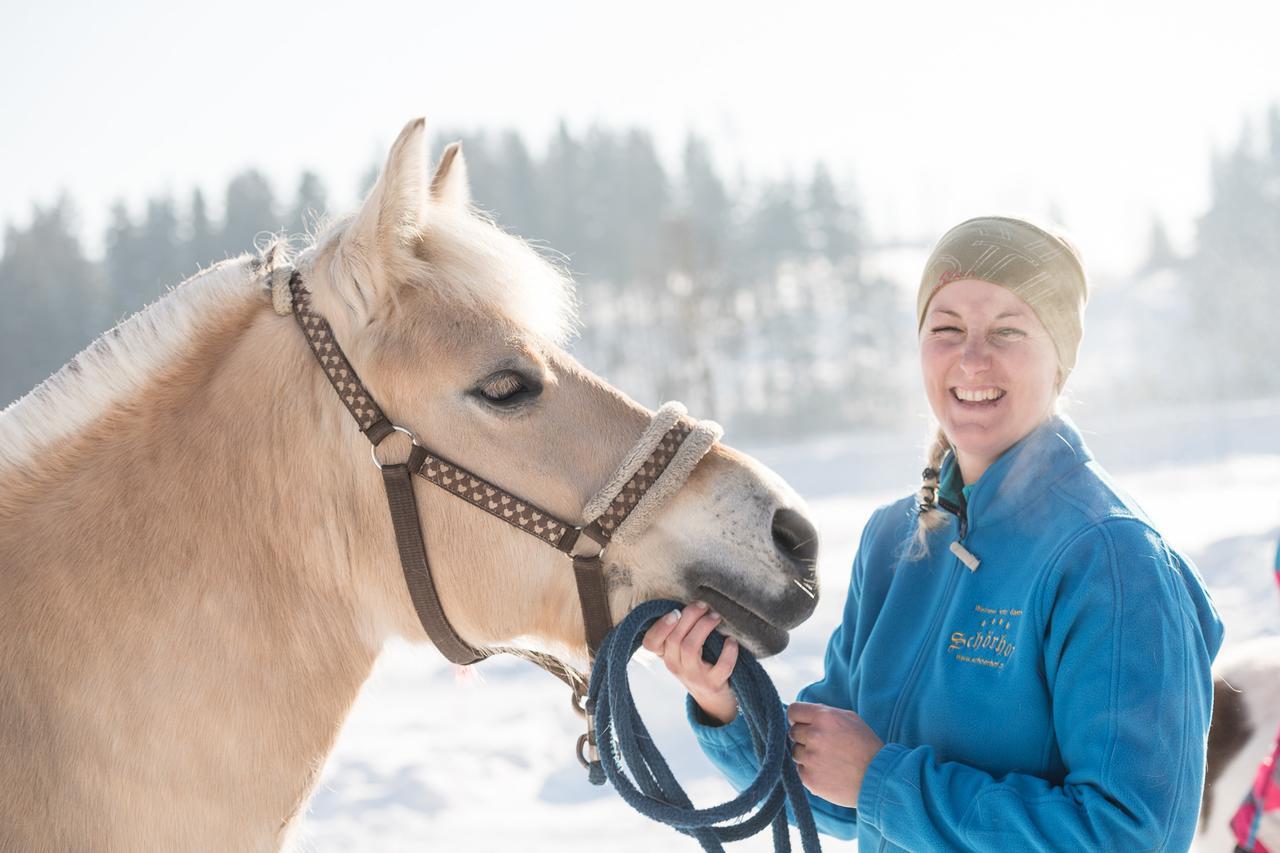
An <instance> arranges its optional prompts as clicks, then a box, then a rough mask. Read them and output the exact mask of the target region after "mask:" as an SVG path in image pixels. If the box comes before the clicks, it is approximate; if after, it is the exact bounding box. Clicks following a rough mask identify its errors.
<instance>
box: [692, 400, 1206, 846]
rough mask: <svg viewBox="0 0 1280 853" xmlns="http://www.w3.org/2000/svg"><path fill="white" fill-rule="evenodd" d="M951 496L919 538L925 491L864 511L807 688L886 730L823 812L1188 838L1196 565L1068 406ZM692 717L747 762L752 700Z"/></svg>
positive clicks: (734, 762)
mask: <svg viewBox="0 0 1280 853" xmlns="http://www.w3.org/2000/svg"><path fill="white" fill-rule="evenodd" d="M947 464H948V465H951V464H954V463H952V462H951V461H950V460H949V461H948V463H947ZM946 473H947V472H945V471H944V479H945V474H946ZM958 510H959V511H958V513H957V515H956V517H950V525H949V527H944V528H943V529H941V530H939V531H935V532H934V534H933V535H932V536H931V539H930V544H931V548H930V552H929V554H928V555H927V556H926V557H924V558H921V559H911V558H910V557H909V555H908V554H907V551H908V547H909V543H910V540H911V538H912V534H913V530H914V524H915V510H914V499H913V498H908V499H904V500H901V501H899V502H897V503H895V504H891V505H889V506H886V507H882V508H881V509H879V510H877V511H876V513H875V514H874V515H873V516H872V517H871V520H870V521H869V522H868V523H867V526H866V529H865V530H864V532H863V536H862V543H861V545H860V547H859V549H858V554H857V557H856V559H855V561H854V566H853V573H852V578H851V581H850V585H849V592H848V598H847V600H846V604H845V610H844V618H843V621H842V622H841V624H840V625H839V627H837V628H836V630H835V632H834V633H833V634H832V635H831V639H830V641H829V643H828V646H827V652H826V661H825V674H824V677H823V679H822V680H821V681H818V682H816V683H814V684H811V685H809V686H808V687H806V688H805V689H804V690H802V691H801V693H800V696H799V699H800V700H802V701H805V702H819V703H822V704H826V705H832V706H835V707H838V708H845V709H849V710H852V711H855V712H857V713H858V714H859V715H860V716H861V717H862V718H863V719H864V720H865V721H866V722H867V723H868V725H870V726H871V728H872V729H873V730H874V731H875V732H876V734H877V735H879V736H880V738H881V739H882V740H884V741H885V746H884V748H883V749H881V750H880V752H879V753H878V754H877V755H876V756H875V758H874V759H873V760H872V762H871V764H870V766H869V767H868V768H867V773H866V777H865V779H864V781H863V784H862V791H861V794H860V795H859V797H858V807H857V809H856V810H854V809H849V808H843V807H840V806H836V805H833V804H832V803H829V802H827V801H826V800H822V799H820V798H817V797H814V796H812V795H810V800H811V802H812V804H813V807H814V813H815V817H816V818H817V820H818V825H819V828H820V829H822V830H823V831H824V832H826V833H828V834H830V835H834V836H837V837H840V838H846V839H848V838H853V837H855V836H856V837H857V839H858V849H859V850H861V851H863V853H880V851H886V850H909V851H917V852H918V851H927V850H975V851H976V850H983V851H1000V853H1007V851H1011V850H1017V851H1031V850H1069V851H1081V850H1125V851H1138V850H1186V849H1187V848H1188V847H1189V846H1190V844H1191V840H1192V836H1193V834H1194V831H1195V826H1196V820H1197V815H1198V809H1199V804H1200V793H1201V787H1202V785H1203V780H1204V749H1205V737H1206V733H1207V731H1208V728H1209V718H1210V712H1211V703H1212V694H1213V688H1212V681H1211V677H1210V674H1209V665H1210V663H1211V662H1212V660H1213V657H1214V655H1215V654H1216V653H1217V651H1218V647H1219V646H1220V645H1221V642H1222V625H1221V622H1220V621H1219V619H1218V616H1217V614H1216V612H1215V611H1214V608H1213V604H1212V603H1211V601H1210V599H1209V596H1208V594H1207V593H1206V591H1205V589H1204V585H1203V582H1202V581H1201V579H1200V576H1199V574H1198V573H1197V572H1196V570H1195V568H1194V567H1193V566H1192V565H1191V563H1190V562H1189V561H1188V560H1187V559H1186V558H1184V557H1183V556H1182V555H1180V554H1178V553H1177V552H1176V551H1174V550H1172V549H1171V548H1170V547H1169V546H1168V545H1166V544H1165V542H1164V540H1163V539H1162V538H1161V537H1160V534H1159V533H1157V532H1156V531H1155V529H1154V528H1153V527H1152V525H1151V522H1150V521H1148V520H1147V518H1146V517H1145V515H1143V513H1142V511H1141V510H1140V509H1138V507H1137V506H1136V505H1135V504H1134V503H1133V501H1132V500H1131V499H1129V498H1128V497H1126V496H1124V495H1123V494H1122V493H1121V492H1120V491H1119V489H1118V488H1116V486H1115V485H1114V484H1113V483H1112V482H1111V480H1110V478H1109V477H1108V476H1107V474H1106V473H1105V472H1104V471H1103V470H1102V469H1101V468H1100V467H1099V466H1098V465H1097V463H1096V462H1094V461H1093V459H1092V457H1091V456H1090V454H1089V451H1088V450H1087V449H1086V448H1085V446H1084V442H1083V441H1082V440H1081V438H1080V434H1079V433H1078V432H1077V431H1076V429H1075V427H1074V426H1073V425H1072V424H1071V423H1070V422H1069V421H1068V420H1066V419H1065V418H1061V417H1055V418H1052V419H1051V420H1050V421H1048V422H1047V423H1046V424H1044V425H1043V426H1041V427H1040V428H1038V429H1037V430H1035V431H1034V432H1032V433H1031V434H1030V435H1029V436H1027V437H1026V438H1024V439H1023V440H1022V441H1020V442H1019V443H1018V444H1016V445H1014V446H1013V447H1012V448H1010V449H1009V450H1008V451H1006V452H1005V454H1004V455H1003V456H1001V458H1000V459H998V460H997V461H996V462H995V464H993V465H992V466H991V467H990V468H989V469H988V470H987V472H986V473H985V474H984V475H983V476H982V478H981V479H980V480H979V481H978V482H977V483H976V484H974V485H973V487H972V488H971V489H970V490H969V495H968V501H967V506H964V505H963V504H962V506H961V507H959V508H958ZM955 541H960V542H962V544H963V545H964V547H965V548H967V549H968V550H969V551H970V552H972V553H973V554H974V555H975V556H977V557H978V558H979V560H980V561H981V562H980V564H979V566H978V568H977V569H976V570H970V569H969V568H967V567H966V566H965V564H964V563H962V562H961V561H960V560H959V559H957V557H956V556H954V555H953V554H952V552H951V551H950V550H949V545H950V544H951V543H952V542H955ZM690 720H691V723H692V724H693V727H694V731H695V733H696V735H697V737H698V740H699V743H700V744H701V745H702V748H703V750H704V751H705V752H706V753H707V755H708V756H709V757H710V758H711V760H712V761H713V762H714V763H716V764H717V765H718V766H719V767H720V768H721V770H722V771H723V772H724V773H725V774H726V776H728V777H729V779H730V780H731V781H732V782H734V783H735V784H736V785H738V786H739V787H742V786H744V785H745V784H746V783H748V782H749V781H750V780H751V778H752V777H753V776H754V774H755V772H756V769H755V768H756V762H755V759H754V754H753V752H752V749H751V742H750V736H749V735H748V733H747V730H746V726H745V724H744V723H743V721H742V718H741V716H739V717H738V719H736V720H735V721H734V722H732V723H730V724H729V725H726V726H720V727H713V726H709V725H704V724H703V723H704V722H706V720H705V719H702V718H701V715H700V714H699V713H698V712H697V708H696V706H693V705H691V706H690Z"/></svg>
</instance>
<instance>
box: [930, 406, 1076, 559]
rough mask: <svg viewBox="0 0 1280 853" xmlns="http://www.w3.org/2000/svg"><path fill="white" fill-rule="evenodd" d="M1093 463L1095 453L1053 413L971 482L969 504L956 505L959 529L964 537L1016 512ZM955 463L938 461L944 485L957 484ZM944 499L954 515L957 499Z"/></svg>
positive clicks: (1067, 420) (950, 457)
mask: <svg viewBox="0 0 1280 853" xmlns="http://www.w3.org/2000/svg"><path fill="white" fill-rule="evenodd" d="M1092 459H1093V454H1091V453H1090V452H1089V449H1088V448H1087V447H1085V444H1084V439H1083V438H1082V437H1081V435H1080V431H1079V430H1078V429H1077V428H1076V425H1075V424H1074V423H1072V422H1071V419H1070V418H1068V417H1066V416H1065V415H1053V416H1052V417H1050V418H1049V419H1048V420H1047V421H1045V422H1044V423H1043V424H1041V425H1040V426H1038V427H1036V428H1035V429H1034V430H1032V431H1031V432H1030V433H1028V434H1027V435H1026V436H1024V437H1023V438H1022V439H1021V440H1019V441H1018V442H1017V443H1016V444H1014V445H1013V446H1012V447H1010V448H1009V449H1008V450H1006V451H1005V452H1004V453H1003V454H1001V456H1000V458H999V459H997V460H996V461H995V462H994V463H992V465H991V467H990V468H988V469H987V470H986V473H984V474H983V475H982V477H981V478H979V479H978V482H976V483H974V484H973V488H972V489H970V490H969V496H968V500H967V501H966V500H963V499H961V500H959V501H958V507H957V509H959V513H963V514H964V519H963V520H962V525H961V526H962V528H964V527H967V531H966V534H962V536H963V535H967V533H971V532H973V530H974V528H975V527H976V526H977V525H978V524H982V525H987V524H991V523H994V522H997V521H999V520H1000V519H1002V518H1005V517H1007V516H1009V515H1012V514H1014V513H1016V512H1018V511H1019V510H1021V509H1022V508H1023V507H1024V506H1026V505H1027V504H1028V503H1031V502H1032V501H1035V500H1037V499H1038V498H1040V497H1041V496H1043V495H1044V494H1045V493H1046V492H1047V491H1048V489H1049V487H1050V486H1052V485H1053V484H1054V483H1056V482H1057V481H1058V480H1060V479H1061V478H1062V477H1063V476H1065V475H1066V474H1067V473H1068V472H1070V471H1072V470H1074V469H1075V468H1077V467H1079V466H1080V465H1084V464H1085V463H1087V462H1090V461H1092ZM955 464H956V463H955V455H954V454H948V455H947V458H946V459H945V460H944V461H943V463H942V471H941V477H940V480H941V481H942V482H944V483H946V482H954V483H959V482H961V481H960V479H959V477H958V476H957V475H958V472H955V473H952V471H953V470H954V468H955ZM950 478H954V479H950ZM947 497H948V498H949V500H948V501H946V504H951V505H950V506H947V505H946V504H944V506H945V508H946V509H949V510H951V511H952V512H953V513H956V509H953V508H952V507H953V506H956V504H955V503H953V502H954V501H955V499H956V497H957V496H951V495H948V496H947ZM959 513H956V514H957V515H958V514H959ZM964 522H967V524H965V523H964Z"/></svg>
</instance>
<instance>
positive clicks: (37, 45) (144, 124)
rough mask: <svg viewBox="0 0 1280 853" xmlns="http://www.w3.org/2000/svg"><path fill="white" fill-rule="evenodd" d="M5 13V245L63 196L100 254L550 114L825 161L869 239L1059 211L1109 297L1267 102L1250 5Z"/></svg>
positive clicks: (737, 154)
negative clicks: (300, 187)
mask: <svg viewBox="0 0 1280 853" xmlns="http://www.w3.org/2000/svg"><path fill="white" fill-rule="evenodd" d="M4 3H5V9H4V13H3V17H2V18H0V20H3V22H4V24H3V27H2V28H0V80H3V81H4V82H3V85H2V86H0V127H2V128H3V133H2V134H0V222H13V223H16V224H25V223H26V222H27V221H28V220H29V218H30V210H31V205H32V203H33V202H37V203H49V202H51V201H52V200H53V199H54V198H56V196H57V194H58V192H59V191H60V190H66V191H67V192H69V193H70V194H71V195H72V196H73V197H74V199H75V200H76V202H77V203H78V205H79V212H80V220H81V223H82V226H83V227H82V236H84V237H85V238H86V241H87V242H88V243H89V244H90V245H91V246H93V247H95V248H96V247H97V245H98V244H99V242H100V231H101V228H102V226H103V224H104V222H105V217H106V211H107V207H108V206H109V204H110V203H111V202H112V200H113V199H115V198H124V199H125V200H126V201H127V202H129V203H130V204H131V205H132V207H133V209H134V210H135V212H137V211H138V210H139V209H140V206H141V204H142V202H143V200H144V199H145V198H146V197H148V196H150V195H154V194H157V193H159V192H163V191H171V192H173V193H174V194H175V195H176V196H177V197H178V199H179V200H180V201H182V202H184V203H185V200H186V198H187V195H188V194H189V192H190V189H191V187H192V186H193V185H200V186H202V187H203V188H204V189H205V191H206V194H207V196H209V198H210V200H211V201H212V202H214V203H215V204H216V203H217V201H218V200H219V199H220V197H221V194H222V191H223V189H224V187H225V183H226V180H227V179H228V178H229V177H230V176H231V175H232V174H234V173H235V172H236V171H238V170H240V169H242V168H245V167H247V166H258V167H260V168H263V169H264V170H266V172H267V174H268V175H269V176H270V177H271V179H272V180H273V182H274V184H275V186H276V190H277V193H278V194H282V195H291V194H292V192H293V189H294V186H295V183H296V180H297V176H298V173H299V172H300V171H301V170H302V169H304V168H312V169H315V170H317V171H319V172H320V174H321V175H322V176H323V178H324V179H325V182H326V184H327V185H328V187H329V191H330V200H331V202H333V203H335V206H336V207H342V208H345V207H347V206H349V205H351V204H353V203H354V201H355V200H354V198H353V193H354V188H355V185H356V183H357V178H358V176H359V175H360V174H361V173H362V172H363V171H364V170H365V169H366V168H367V167H368V165H369V163H371V162H372V161H373V159H374V158H375V157H377V158H379V159H380V158H381V156H382V153H383V149H384V148H385V146H386V145H387V144H388V143H389V142H390V140H391V139H393V138H394V136H395V134H396V133H397V131H398V130H399V129H400V127H401V126H402V125H403V124H404V122H405V121H407V120H408V119H409V118H411V117H412V116H415V115H426V116H427V120H428V123H429V125H431V126H434V127H442V126H448V127H464V128H469V129H479V128H495V129H496V128H505V127H514V128H517V129H519V130H521V131H524V132H525V135H526V138H527V139H528V140H529V141H530V143H531V144H532V145H534V146H535V148H537V147H541V144H542V143H543V141H545V139H546V137H547V135H548V133H549V132H550V130H551V129H552V128H553V127H554V126H555V123H556V122H557V121H558V120H559V119H560V118H561V117H563V118H565V119H566V120H567V121H568V122H569V124H570V126H571V127H572V128H574V129H575V130H581V129H583V128H585V127H586V126H587V125H589V124H590V123H591V122H594V121H599V122H603V123H606V124H610V125H614V126H633V125H638V126H643V127H646V128H649V129H650V130H651V131H652V132H653V133H654V135H655V137H656V138H657V139H658V141H659V143H660V145H661V147H662V150H663V152H664V153H665V154H666V155H667V157H668V163H669V165H672V166H674V165H675V164H676V161H677V153H678V151H679V147H680V143H681V141H682V140H683V138H684V135H685V133H686V131H687V130H689V129H693V130H696V131H698V132H700V133H702V134H704V135H706V136H708V137H709V138H710V139H711V140H712V142H713V144H714V147H715V150H716V152H717V154H718V155H719V157H720V162H721V165H722V167H723V171H724V172H725V173H726V174H730V175H732V174H736V173H738V172H739V170H742V171H743V172H744V173H746V174H748V175H778V174H784V173H786V172H788V171H793V172H795V173H796V174H798V175H801V176H804V175H807V174H808V172H809V169H810V168H811V165H812V163H813V161H814V160H815V159H816V158H819V157H821V158H824V159H826V160H827V161H828V162H829V163H830V165H831V166H832V168H833V170H834V171H835V173H836V174H837V176H838V177H840V178H841V179H842V180H844V181H846V182H848V184H849V185H850V186H852V187H856V189H857V192H858V193H859V196H860V198H861V200H862V202H863V205H864V210H865V213H866V218H867V220H868V224H869V227H870V229H871V231H872V234H873V236H874V237H877V238H888V237H894V236H907V237H915V238H928V239H932V238H933V237H935V236H937V235H938V234H939V233H940V232H941V231H943V230H945V229H946V228H947V227H948V226H950V225H951V224H954V223H955V222H957V221H959V220H961V219H963V218H966V217H968V216H971V215H976V214H979V213H989V212H1010V213H1019V212H1021V213H1030V214H1033V215H1044V214H1045V213H1046V212H1047V211H1048V210H1049V209H1050V208H1051V206H1052V207H1055V208H1056V209H1057V210H1058V211H1059V212H1060V213H1061V215H1062V218H1063V220H1064V222H1065V224H1066V225H1067V226H1068V227H1069V228H1070V230H1071V232H1072V233H1073V234H1074V235H1075V237H1076V238H1077V240H1078V242H1079V243H1080V244H1081V245H1082V248H1083V249H1084V252H1085V256H1086V261H1087V262H1088V263H1089V264H1090V265H1091V266H1092V267H1093V271H1094V272H1095V274H1096V273H1098V272H1103V273H1108V272H1109V273H1113V274H1115V273H1120V274H1122V273H1123V272H1125V271H1127V268H1128V267H1129V266H1131V265H1132V264H1134V263H1136V262H1137V261H1138V260H1139V259H1140V258H1141V256H1142V255H1143V253H1144V249H1145V242H1146V236H1147V230H1148V227H1149V223H1150V217H1151V216H1152V215H1153V214H1157V213H1158V214H1159V215H1160V216H1161V217H1163V218H1164V219H1165V220H1166V222H1167V223H1168V225H1169V227H1170V230H1171V231H1172V233H1173V236H1174V237H1175V239H1177V240H1185V239H1187V237H1189V235H1190V234H1191V233H1192V223H1193V221H1194V218H1195V217H1196V216H1197V215H1199V214H1200V213H1201V212H1202V211H1203V209H1204V206H1205V205H1206V204H1207V201H1208V176H1209V164H1210V153H1211V152H1212V151H1213V150H1215V148H1216V149H1217V150H1224V149H1226V148H1228V147H1230V146H1232V145H1234V144H1235V141H1236V139H1237V138H1238V136H1239V133H1240V129H1241V127H1242V126H1243V124H1244V122H1246V121H1251V122H1252V123H1253V124H1254V125H1255V127H1260V126H1261V125H1262V122H1263V119H1264V116H1265V112H1266V109H1267V107H1268V105H1270V104H1273V103H1280V74H1278V73H1277V72H1280V59H1278V58H1277V57H1276V49H1275V38H1276V33H1278V32H1280V3H1274V2H1263V1H1261V0H1260V2H1242V0H1220V2H1217V3H1215V4H1213V8H1212V10H1210V4H1208V3H1204V2H1195V3H1175V2H1168V0H1165V2H1147V0H1142V1H1141V2H1122V0H1111V2H1092V0H1084V1H1083V2H1082V0H1076V2H1070V3H1068V2H1060V3H1053V4H1048V3H1039V2H1033V0H1007V2H1006V0H1001V2H963V3H961V2H955V0H943V2H910V0H901V2H896V3H877V4H864V3H815V2H792V3H788V4H781V3H769V4H766V3H749V2H733V3H727V2H724V3H722V2H703V3H698V2H693V0H686V2H684V3H672V2H658V1H657V0H654V1H652V2H646V3H644V4H634V3H627V4H623V3H606V2H554V0H539V2H493V3H481V2H474V3H464V2H452V3H431V2H423V0H418V1H417V2H385V3H378V2H370V3H365V4H362V5H361V7H360V8H359V9H357V7H356V6H355V4H349V5H346V6H343V7H335V6H332V5H325V6H324V7H323V9H319V8H317V7H318V6H320V4H314V3H303V2H282V3H257V2H255V3H248V2H243V0H230V2H221V3H208V2H205V3H200V4H186V3H177V2H163V3H162V2H149V1H148V0H143V2H132V3H130V2H121V3H118V4H106V3H73V2H58V0H49V2H43V3H40V4H32V3H28V4H25V5H22V6H15V4H14V3H13V0H4ZM498 213H499V218H500V217H501V211H498Z"/></svg>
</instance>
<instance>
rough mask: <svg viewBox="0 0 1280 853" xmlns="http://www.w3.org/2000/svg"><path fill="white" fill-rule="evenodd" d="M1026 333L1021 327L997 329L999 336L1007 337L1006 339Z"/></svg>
mask: <svg viewBox="0 0 1280 853" xmlns="http://www.w3.org/2000/svg"><path fill="white" fill-rule="evenodd" d="M1024 334H1025V332H1023V331H1022V330H1021V329H1012V328H1006V329H996V335H997V336H998V337H1001V338H1006V339H1013V338H1020V337H1022V336H1023V335H1024Z"/></svg>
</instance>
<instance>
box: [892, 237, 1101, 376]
mask: <svg viewBox="0 0 1280 853" xmlns="http://www.w3.org/2000/svg"><path fill="white" fill-rule="evenodd" d="M967 278H974V279H979V280H981V281H986V282H990V283H991V284H998V285H1000V286H1001V287H1006V288H1008V289H1009V290H1011V291H1013V292H1014V293H1015V294H1016V295H1017V296H1018V297H1019V298H1021V299H1022V301H1023V302H1025V303H1027V304H1028V305H1030V306H1031V310H1032V311H1034V312H1035V313H1036V316H1037V317H1038V318H1039V319H1040V322H1041V323H1042V324H1044V327H1045V329H1046V330H1047V331H1048V333H1049V337H1050V338H1051V339H1052V340H1053V345H1054V346H1055V347H1056V348H1057V351H1058V365H1059V367H1060V368H1061V369H1062V381H1063V382H1065V381H1066V379H1067V376H1068V375H1069V374H1070V373H1071V370H1072V368H1074V367H1075V366H1076V355H1077V353H1078V352H1079V350H1080V337H1081V335H1083V333H1084V306H1085V302H1086V301H1088V298H1089V292H1088V285H1087V284H1086V282H1085V275H1084V267H1083V265H1082V264H1081V262H1080V256H1079V254H1078V253H1077V252H1076V250H1075V248H1074V247H1073V246H1072V245H1071V244H1070V243H1068V242H1067V241H1066V240H1065V239H1063V238H1062V237H1059V236H1057V235H1055V234H1053V233H1051V232H1049V231H1047V230H1045V229H1043V228H1040V227H1039V226H1036V225H1032V224H1031V223H1030V222H1026V221H1024V220H1021V219H1013V218H1010V217H1004V216H981V217H978V218H976V219H970V220H968V221H966V222H962V223H960V224H959V225H957V226H956V227H955V228H952V229H951V230H950V231H948V232H947V233H946V234H943V235H942V239H940V240H939V241H938V244H937V245H936V246H934V247H933V252H931V253H930V255H929V260H928V262H927V263H925V266H924V275H923V277H922V278H921V279H920V293H919V295H918V297H917V298H916V328H917V330H919V329H920V328H921V327H923V325H924V315H925V312H926V311H927V310H928V308H929V301H930V300H931V299H933V295H934V294H935V293H937V292H938V291H939V290H940V289H941V288H943V287H944V286H946V285H947V284H949V283H950V282H953V281H960V280H961V279H967Z"/></svg>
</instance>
